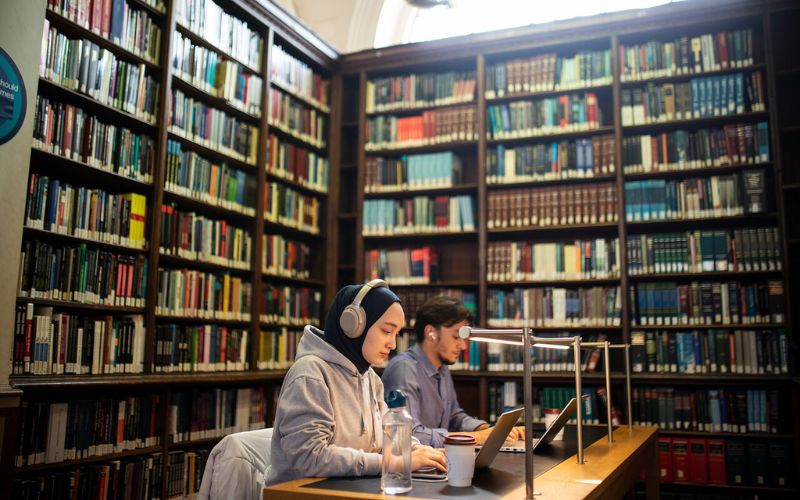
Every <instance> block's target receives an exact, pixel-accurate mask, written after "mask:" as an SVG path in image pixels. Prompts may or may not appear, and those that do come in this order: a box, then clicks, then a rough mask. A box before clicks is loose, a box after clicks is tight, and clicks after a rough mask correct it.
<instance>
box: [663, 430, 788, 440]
mask: <svg viewBox="0 0 800 500" xmlns="http://www.w3.org/2000/svg"><path fill="white" fill-rule="evenodd" d="M658 435H659V436H687V437H698V438H708V439H720V438H725V437H743V436H742V434H740V433H737V432H699V431H685V430H679V431H668V430H663V429H659V430H658ZM747 437H749V438H753V439H793V438H794V436H793V435H791V434H769V433H765V432H748V433H747Z"/></svg>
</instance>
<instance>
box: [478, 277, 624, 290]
mask: <svg viewBox="0 0 800 500" xmlns="http://www.w3.org/2000/svg"><path fill="white" fill-rule="evenodd" d="M618 283H619V278H592V279H585V280H542V281H536V280H523V281H487V282H486V284H487V285H488V286H490V287H493V288H497V287H516V286H553V285H555V286H558V285H566V286H571V287H581V286H583V285H587V286H596V285H615V284H618Z"/></svg>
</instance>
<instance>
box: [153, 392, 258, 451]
mask: <svg viewBox="0 0 800 500" xmlns="http://www.w3.org/2000/svg"><path fill="white" fill-rule="evenodd" d="M264 393H265V389H264V388H263V387H243V388H227V387H226V388H219V387H217V388H192V389H186V390H177V391H173V393H172V400H171V403H170V407H169V411H170V414H171V416H172V418H171V419H170V424H171V425H170V428H169V429H167V439H168V441H169V442H170V443H173V444H174V443H184V442H189V441H197V440H200V439H211V438H221V437H223V436H226V435H228V434H233V433H236V432H246V431H255V430H258V429H263V428H264V427H266V423H267V400H266V397H265V394H264Z"/></svg>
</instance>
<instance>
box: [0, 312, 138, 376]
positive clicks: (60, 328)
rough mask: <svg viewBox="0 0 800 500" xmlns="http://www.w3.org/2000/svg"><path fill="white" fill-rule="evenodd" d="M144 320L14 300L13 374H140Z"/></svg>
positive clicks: (136, 316) (136, 317) (135, 317)
mask: <svg viewBox="0 0 800 500" xmlns="http://www.w3.org/2000/svg"><path fill="white" fill-rule="evenodd" d="M144 328H145V327H144V318H143V317H142V316H141V315H135V316H114V317H112V316H83V315H79V314H69V313H66V312H60V311H56V312H54V311H53V308H52V307H47V306H34V304H30V303H27V304H22V303H20V304H17V309H16V316H15V323H14V356H13V358H14V359H13V373H14V374H15V375H50V374H59V375H60V374H64V373H71V374H76V375H82V374H90V373H91V374H94V375H99V374H104V373H106V374H111V373H142V371H143V369H142V367H143V363H144V349H145V329H144Z"/></svg>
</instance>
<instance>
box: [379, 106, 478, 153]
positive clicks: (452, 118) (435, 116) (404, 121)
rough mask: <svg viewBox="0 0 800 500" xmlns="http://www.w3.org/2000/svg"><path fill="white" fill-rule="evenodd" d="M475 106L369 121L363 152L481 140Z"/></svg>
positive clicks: (384, 116)
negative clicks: (364, 150) (479, 138)
mask: <svg viewBox="0 0 800 500" xmlns="http://www.w3.org/2000/svg"><path fill="white" fill-rule="evenodd" d="M477 117H478V114H477V109H476V108H475V106H455V107H451V108H444V109H433V110H430V111H423V112H422V115H420V116H407V117H403V118H401V117H397V116H393V115H379V116H374V117H367V130H366V144H364V149H366V150H367V151H376V150H381V149H399V148H415V147H420V146H428V145H431V144H443V143H449V142H458V141H476V140H478V123H477Z"/></svg>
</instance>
